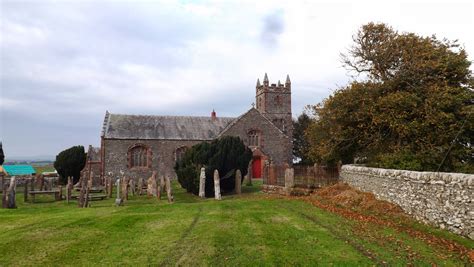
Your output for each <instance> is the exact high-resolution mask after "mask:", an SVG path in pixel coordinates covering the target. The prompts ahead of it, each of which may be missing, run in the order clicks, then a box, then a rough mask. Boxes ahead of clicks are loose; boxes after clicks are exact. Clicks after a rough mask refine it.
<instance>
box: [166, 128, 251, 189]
mask: <svg viewBox="0 0 474 267" xmlns="http://www.w3.org/2000/svg"><path fill="white" fill-rule="evenodd" d="M251 158H252V152H251V151H250V149H249V148H248V147H247V146H246V145H245V144H244V143H243V142H242V140H240V138H239V137H233V136H225V137H222V138H219V139H216V140H214V141H212V142H211V143H207V142H203V143H200V144H197V145H195V146H193V147H192V148H191V149H188V150H187V151H186V152H185V154H184V156H183V158H182V159H181V160H180V161H178V162H176V165H175V167H174V169H175V171H176V174H177V175H178V182H179V183H180V184H181V186H182V187H183V188H184V189H186V190H187V191H188V192H191V193H193V194H195V195H197V194H198V193H199V174H200V169H201V167H205V168H206V196H207V197H212V196H214V180H213V174H214V170H216V169H217V170H218V171H219V174H220V186H221V191H222V192H231V191H233V190H234V187H235V172H236V171H237V169H240V171H241V172H242V176H244V175H246V174H247V167H248V164H249V162H250V160H251Z"/></svg>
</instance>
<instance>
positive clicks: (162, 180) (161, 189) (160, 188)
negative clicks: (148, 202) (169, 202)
mask: <svg viewBox="0 0 474 267" xmlns="http://www.w3.org/2000/svg"><path fill="white" fill-rule="evenodd" d="M165 180H166V179H165V175H162V176H161V177H160V182H159V185H158V192H157V194H156V197H157V198H158V199H161V193H162V192H164V191H165V190H166V182H165Z"/></svg>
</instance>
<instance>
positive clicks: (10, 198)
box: [5, 176, 16, 209]
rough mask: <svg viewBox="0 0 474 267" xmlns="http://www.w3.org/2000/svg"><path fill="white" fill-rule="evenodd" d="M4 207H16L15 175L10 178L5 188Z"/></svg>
mask: <svg viewBox="0 0 474 267" xmlns="http://www.w3.org/2000/svg"><path fill="white" fill-rule="evenodd" d="M5 195H6V208H7V209H16V177H15V176H13V177H12V178H11V179H10V186H9V187H8V189H7V190H6V194H5Z"/></svg>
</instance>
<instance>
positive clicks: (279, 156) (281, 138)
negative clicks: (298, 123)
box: [222, 109, 292, 164]
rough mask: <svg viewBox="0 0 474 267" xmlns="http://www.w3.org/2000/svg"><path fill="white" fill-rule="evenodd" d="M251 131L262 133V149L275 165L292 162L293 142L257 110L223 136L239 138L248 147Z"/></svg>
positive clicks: (243, 118)
mask: <svg viewBox="0 0 474 267" xmlns="http://www.w3.org/2000/svg"><path fill="white" fill-rule="evenodd" d="M251 130H257V131H259V132H260V133H261V137H260V149H261V151H262V152H263V153H264V154H265V156H267V157H268V158H269V159H271V160H272V161H273V162H274V163H275V164H282V163H288V164H291V162H292V140H291V139H290V138H289V137H287V136H286V135H284V134H283V133H281V132H280V131H279V130H278V129H276V128H275V126H273V125H272V124H271V123H270V122H269V121H268V120H267V119H265V118H264V117H263V116H262V115H261V114H260V113H259V112H258V111H257V110H255V109H254V110H251V111H250V112H249V113H247V114H246V115H244V116H243V117H241V118H240V119H239V121H237V122H236V123H235V124H234V125H233V126H232V127H230V128H229V129H228V130H226V131H225V132H224V133H223V134H222V135H232V136H239V137H240V138H241V139H242V140H243V141H244V143H245V144H246V145H248V138H247V134H248V132H249V131H251Z"/></svg>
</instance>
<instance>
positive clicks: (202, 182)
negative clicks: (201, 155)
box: [199, 167, 206, 198]
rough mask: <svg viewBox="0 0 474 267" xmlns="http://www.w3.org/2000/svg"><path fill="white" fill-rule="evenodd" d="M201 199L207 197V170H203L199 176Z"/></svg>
mask: <svg viewBox="0 0 474 267" xmlns="http://www.w3.org/2000/svg"><path fill="white" fill-rule="evenodd" d="M199 197H201V198H205V197H206V168H204V167H202V168H201V174H200V176H199Z"/></svg>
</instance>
